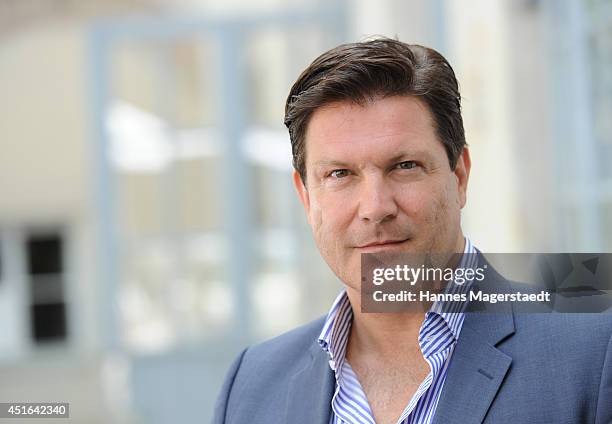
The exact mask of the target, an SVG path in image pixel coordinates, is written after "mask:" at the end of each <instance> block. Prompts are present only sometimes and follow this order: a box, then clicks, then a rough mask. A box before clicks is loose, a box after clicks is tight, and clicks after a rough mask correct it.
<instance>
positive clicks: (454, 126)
mask: <svg viewBox="0 0 612 424" xmlns="http://www.w3.org/2000/svg"><path fill="white" fill-rule="evenodd" d="M398 95H399V96H414V97H417V98H419V99H420V100H422V101H423V102H424V103H425V104H426V105H427V107H428V108H429V111H430V113H431V114H432V117H433V120H434V125H435V130H436V133H437V135H438V138H439V139H440V141H441V142H442V144H443V145H444V148H445V149H446V153H447V155H448V161H449V164H450V167H451V169H455V166H456V165H457V160H458V158H459V156H460V155H461V152H462V151H463V148H464V146H465V144H466V143H465V133H464V130H463V119H462V118H461V98H460V95H459V88H458V85H457V79H456V78H455V73H454V72H453V68H451V66H450V65H449V63H448V62H447V61H446V59H445V58H444V57H443V56H442V55H441V54H440V53H438V52H437V51H435V50H433V49H430V48H427V47H423V46H419V45H416V44H406V43H403V42H401V41H398V40H393V39H390V38H376V39H373V40H369V41H363V42H359V43H351V44H342V45H340V46H338V47H335V48H333V49H331V50H329V51H327V52H325V53H323V54H322V55H321V56H319V57H318V58H316V59H315V60H314V62H312V63H311V64H310V66H309V67H308V68H306V70H304V72H302V74H301V75H300V76H299V77H298V79H297V81H296V82H295V83H294V84H293V87H291V91H290V92H289V96H288V97H287V102H286V104H285V125H286V126H287V128H288V129H289V137H290V138H291V150H292V154H293V167H294V168H295V169H296V170H297V171H298V173H299V174H300V176H301V178H302V181H303V182H304V184H305V183H306V164H305V162H306V148H305V135H306V129H307V126H308V122H309V119H310V117H311V116H312V114H313V112H314V111H315V110H316V109H317V108H319V107H321V106H324V105H326V104H329V103H332V102H336V101H346V100H348V101H352V102H355V103H357V104H361V105H363V104H364V103H366V102H367V101H372V100H375V99H376V98H381V97H388V96H398Z"/></svg>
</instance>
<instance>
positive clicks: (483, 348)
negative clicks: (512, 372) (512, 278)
mask: <svg viewBox="0 0 612 424" xmlns="http://www.w3.org/2000/svg"><path fill="white" fill-rule="evenodd" d="M481 259H484V258H482V256H481ZM489 269H490V270H491V273H490V274H489V276H488V277H489V278H491V279H492V280H496V281H495V284H492V285H488V286H489V287H491V286H492V287H496V288H498V289H499V288H502V289H503V288H505V287H506V284H507V282H506V280H504V279H503V277H501V276H500V275H499V274H497V272H495V271H494V270H493V269H492V268H491V267H490V265H489ZM489 281H490V282H492V281H491V280H489ZM485 291H486V289H485ZM497 306H498V307H497V308H496V310H495V311H494V312H489V313H478V312H470V313H466V316H465V321H464V323H463V327H462V329H461V333H460V335H459V340H458V341H457V345H456V346H455V351H454V352H453V355H452V357H451V363H450V365H449V368H448V373H447V375H446V381H445V382H444V387H443V389H442V394H441V396H440V401H439V403H438V406H437V408H436V414H435V417H434V420H433V424H448V423H461V424H480V423H482V422H483V420H484V418H485V415H486V414H487V411H488V410H489V408H490V406H491V403H492V402H493V399H494V398H495V395H496V394H497V392H498V390H499V388H500V385H501V384H502V381H503V380H504V377H505V376H506V373H507V372H508V369H509V367H510V364H511V362H512V358H511V357H510V356H508V355H506V354H505V353H503V352H501V351H500V350H498V349H497V348H495V346H496V345H497V344H498V343H499V342H500V341H502V340H503V339H505V338H507V337H508V336H510V335H511V334H513V333H514V316H513V310H512V306H511V305H509V304H505V303H502V304H498V305H497Z"/></svg>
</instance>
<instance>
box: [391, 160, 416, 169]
mask: <svg viewBox="0 0 612 424" xmlns="http://www.w3.org/2000/svg"><path fill="white" fill-rule="evenodd" d="M416 166H417V163H416V162H415V161H413V160H406V161H404V162H400V163H398V164H397V165H395V167H396V168H397V169H412V168H416Z"/></svg>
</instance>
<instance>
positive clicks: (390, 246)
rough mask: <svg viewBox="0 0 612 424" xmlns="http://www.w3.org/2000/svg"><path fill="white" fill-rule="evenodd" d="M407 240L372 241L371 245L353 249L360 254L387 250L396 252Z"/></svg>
mask: <svg viewBox="0 0 612 424" xmlns="http://www.w3.org/2000/svg"><path fill="white" fill-rule="evenodd" d="M408 240H409V239H400V240H398V239H395V240H381V241H374V242H371V243H366V244H362V245H359V246H357V247H355V248H356V249H358V250H359V251H361V252H362V253H373V252H380V251H387V250H397V249H400V248H401V247H403V244H404V243H405V242H407V241H408Z"/></svg>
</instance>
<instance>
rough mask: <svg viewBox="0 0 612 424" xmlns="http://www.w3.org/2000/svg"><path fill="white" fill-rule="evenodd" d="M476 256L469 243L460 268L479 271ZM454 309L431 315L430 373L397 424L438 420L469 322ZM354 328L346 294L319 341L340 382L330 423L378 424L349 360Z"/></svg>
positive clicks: (426, 323) (460, 288)
mask: <svg viewBox="0 0 612 424" xmlns="http://www.w3.org/2000/svg"><path fill="white" fill-rule="evenodd" d="M474 253H476V250H475V248H474V246H473V245H472V243H471V242H470V241H469V240H468V239H467V238H466V239H465V249H464V255H463V256H462V259H461V262H460V264H459V267H462V268H474V267H475V266H476V255H475V254H474ZM466 254H467V255H466ZM470 283H471V282H470V281H467V282H466V283H465V284H463V285H458V284H449V286H448V289H447V291H446V292H447V293H460V292H465V291H467V290H468V289H469V286H470ZM453 307H454V308H456V309H450V310H448V308H445V310H443V309H442V308H441V306H440V304H439V303H437V302H436V303H434V304H433V305H432V306H431V308H430V309H429V311H428V312H427V313H426V314H425V319H424V320H423V324H422V325H421V328H420V331H419V340H418V341H419V346H420V349H421V353H422V354H423V358H424V359H425V361H426V362H427V363H428V364H429V367H430V372H429V374H428V375H427V377H425V379H424V380H423V382H422V383H421V385H420V386H419V388H418V389H417V391H416V393H415V394H414V396H413V397H412V399H410V402H409V403H408V405H406V407H405V408H404V411H403V412H402V414H401V416H400V417H399V419H398V421H397V423H398V424H427V423H431V421H432V419H433V416H434V414H435V411H436V407H437V405H438V401H439V399H440V394H441V393H442V387H443V385H444V381H445V379H446V371H447V369H448V365H449V363H450V358H451V356H452V354H453V350H454V348H455V345H456V344H457V340H458V338H459V333H460V332H461V327H462V326H463V320H464V318H465V314H464V313H463V311H462V310H461V307H462V305H461V304H460V303H457V304H456V306H455V305H453ZM352 322H353V310H352V308H351V304H350V302H349V298H348V296H347V294H346V291H345V290H343V291H342V292H341V293H340V295H339V296H338V297H337V298H336V301H335V302H334V304H333V306H332V308H331V310H330V311H329V313H328V315H327V319H326V320H325V324H324V325H323V329H322V331H321V334H320V335H319V344H320V345H321V347H322V348H323V350H324V351H325V352H327V353H328V355H329V357H330V361H329V365H330V367H331V369H332V370H333V371H334V374H335V377H336V389H335V392H334V396H333V398H332V403H331V407H332V416H331V421H330V423H331V424H353V423H360V424H361V423H371V424H374V423H375V421H374V417H373V414H372V411H371V409H370V405H369V403H368V400H367V398H366V395H365V393H364V391H363V388H362V387H361V385H360V384H359V380H358V378H357V375H356V374H355V372H354V371H353V369H352V368H351V366H350V364H349V363H348V361H346V360H345V358H346V348H347V345H348V337H349V333H350V330H351V325H352Z"/></svg>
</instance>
